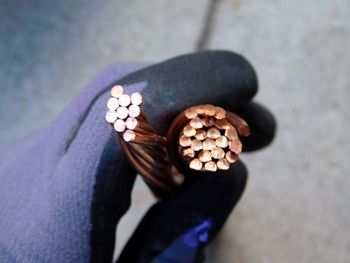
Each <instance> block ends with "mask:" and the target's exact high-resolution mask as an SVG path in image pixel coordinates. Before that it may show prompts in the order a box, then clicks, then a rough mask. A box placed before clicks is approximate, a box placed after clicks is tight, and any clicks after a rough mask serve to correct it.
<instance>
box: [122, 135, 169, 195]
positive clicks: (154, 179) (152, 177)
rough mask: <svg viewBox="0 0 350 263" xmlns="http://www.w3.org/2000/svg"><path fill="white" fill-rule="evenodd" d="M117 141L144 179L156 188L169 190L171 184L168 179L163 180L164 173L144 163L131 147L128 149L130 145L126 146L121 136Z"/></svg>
mask: <svg viewBox="0 0 350 263" xmlns="http://www.w3.org/2000/svg"><path fill="white" fill-rule="evenodd" d="M119 141H120V144H121V146H122V149H123V151H124V153H125V154H126V156H127V158H128V159H129V160H130V162H131V163H132V164H133V166H134V168H135V169H136V171H137V172H138V173H140V174H141V175H143V176H144V178H145V180H147V181H148V182H149V183H150V184H152V185H154V186H155V187H157V188H160V189H163V190H165V191H170V190H171V186H170V185H169V182H168V181H169V180H164V178H166V177H165V176H164V174H162V173H159V172H158V171H157V170H156V169H154V167H152V166H150V165H148V164H147V163H145V162H144V161H143V160H142V158H140V157H138V156H136V155H135V153H133V151H132V148H131V149H129V147H130V146H128V145H127V143H126V142H125V141H124V140H123V139H122V138H121V139H120V140H119ZM162 179H163V180H162ZM164 181H165V182H164Z"/></svg>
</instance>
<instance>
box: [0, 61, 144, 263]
mask: <svg viewBox="0 0 350 263" xmlns="http://www.w3.org/2000/svg"><path fill="white" fill-rule="evenodd" d="M143 66H144V65H141V64H133V63H121V64H116V65H113V66H112V67H110V68H108V69H107V70H106V71H104V72H103V73H102V74H101V75H99V76H98V77H97V78H95V79H94V80H93V81H92V82H91V83H90V84H89V85H88V87H87V89H86V90H85V91H84V92H83V93H82V94H81V95H80V96H78V97H77V99H76V100H75V101H73V102H72V103H71V105H69V106H68V107H67V108H66V109H65V110H64V111H63V112H62V114H61V115H59V116H58V118H57V119H56V120H55V121H54V122H53V123H52V124H51V125H49V126H48V127H45V128H43V129H41V130H38V131H37V132H35V133H33V134H31V135H29V136H27V137H26V138H24V139H22V140H19V141H17V142H14V143H12V144H10V145H7V146H5V147H4V148H3V149H1V152H0V181H1V184H0V262H88V261H89V257H90V243H89V242H90V232H91V228H92V226H91V218H90V212H91V211H90V209H91V202H92V198H93V192H94V185H95V183H96V181H95V174H96V169H97V167H98V164H99V161H100V156H101V154H102V152H103V149H104V147H105V145H106V143H107V142H108V140H109V139H110V138H111V136H115V135H114V134H113V131H112V127H111V126H110V125H107V124H106V122H105V119H104V116H105V111H106V106H105V104H106V101H107V99H108V96H109V94H108V92H109V91H106V92H104V89H105V88H106V87H108V86H110V85H111V84H112V83H113V82H115V81H117V80H118V79H119V78H121V77H123V76H125V75H127V74H128V73H130V72H133V71H135V70H138V69H140V68H142V67H143ZM144 87H145V85H144V83H138V84H135V85H132V86H130V87H128V88H127V89H129V91H128V92H132V91H141V90H142V89H143V88H144ZM100 93H102V96H100V97H98V99H97V100H95V97H96V96H97V95H98V94H100ZM38 103H39V102H38ZM90 104H92V105H91V109H90V110H89V114H88V116H86V118H85V119H84V121H83V123H81V125H80V126H79V127H78V130H77V125H79V123H80V122H79V121H80V120H81V118H82V116H83V114H84V112H85V111H86V110H87V109H88V108H89V107H90ZM73 134H75V135H74V138H73V140H72V136H73Z"/></svg>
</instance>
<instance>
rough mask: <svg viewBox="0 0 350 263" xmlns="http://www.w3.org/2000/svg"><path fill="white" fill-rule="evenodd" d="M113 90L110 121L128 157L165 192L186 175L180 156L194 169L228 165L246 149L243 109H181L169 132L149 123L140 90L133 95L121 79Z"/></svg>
mask: <svg viewBox="0 0 350 263" xmlns="http://www.w3.org/2000/svg"><path fill="white" fill-rule="evenodd" d="M111 96H112V97H111V98H110V99H109V100H108V101H107V109H108V111H107V113H106V121H107V122H109V123H111V124H112V125H113V127H114V129H115V130H116V131H117V132H118V134H119V136H118V138H119V142H120V145H121V148H122V150H123V152H124V153H125V155H126V157H127V159H128V160H129V161H130V163H131V164H132V166H133V167H134V168H135V170H136V171H137V172H138V173H139V174H141V175H142V176H143V178H144V179H145V181H146V182H147V183H148V184H149V185H150V187H151V189H152V190H154V192H155V193H156V195H158V196H160V197H164V196H166V195H168V194H169V193H171V192H173V190H174V189H175V188H176V187H177V186H178V185H179V184H181V182H182V181H183V178H184V177H183V175H182V174H181V173H180V172H179V170H181V169H180V168H179V167H180V166H181V163H180V162H181V160H182V161H184V162H185V164H186V165H187V166H188V167H189V168H190V169H193V170H198V171H208V172H215V171H217V170H218V169H221V170H227V169H229V167H230V165H231V164H232V163H234V162H235V161H236V160H238V157H239V153H241V151H242V143H241V141H240V139H239V137H240V136H248V135H249V133H250V130H249V126H248V124H247V123H246V122H245V121H244V120H243V119H242V118H240V117H239V116H238V115H236V114H234V113H231V112H228V111H225V110H224V109H222V108H220V107H216V106H213V105H210V104H206V105H199V106H194V107H190V108H188V109H186V110H185V111H183V112H181V113H180V114H179V115H178V116H177V117H176V118H175V120H174V121H173V123H172V124H171V126H170V128H169V130H168V133H167V136H166V137H164V136H161V135H159V134H157V133H156V131H155V130H154V129H153V128H152V127H151V126H150V125H149V123H148V121H147V117H146V115H145V113H144V112H143V111H142V109H141V103H142V96H141V94H139V93H133V94H131V95H130V96H129V95H127V94H124V91H123V87H122V86H119V85H116V86H114V87H113V88H112V90H111ZM173 149H176V151H174V150H173ZM179 156H180V158H178V157H179Z"/></svg>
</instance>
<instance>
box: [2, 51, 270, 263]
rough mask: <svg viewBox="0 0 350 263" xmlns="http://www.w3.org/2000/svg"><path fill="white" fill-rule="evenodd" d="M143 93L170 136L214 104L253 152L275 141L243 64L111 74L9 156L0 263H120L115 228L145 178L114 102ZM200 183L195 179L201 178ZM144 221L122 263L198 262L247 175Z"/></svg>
mask: <svg viewBox="0 0 350 263" xmlns="http://www.w3.org/2000/svg"><path fill="white" fill-rule="evenodd" d="M116 83H118V84H122V85H126V86H127V87H126V89H127V93H129V92H131V91H139V92H141V93H142V95H143V97H144V102H143V104H142V109H143V111H144V112H145V113H146V115H147V116H148V119H149V123H150V124H151V125H152V126H153V127H154V128H155V129H156V130H157V131H158V132H159V133H160V134H163V135H165V134H166V130H167V127H168V126H169V124H170V122H171V121H172V119H173V118H174V117H175V116H176V115H177V114H178V113H179V112H180V111H182V110H183V109H185V108H187V107H189V106H193V105H197V104H205V103H210V104H214V105H217V106H221V107H223V108H225V109H227V110H230V111H233V112H235V113H237V114H238V115H240V116H241V117H243V118H244V119H245V120H246V121H247V122H248V124H249V125H250V128H251V135H250V136H249V137H248V138H244V139H242V142H243V147H244V149H245V150H250V151H251V150H256V149H259V148H262V147H264V146H266V145H267V144H269V143H270V142H271V141H272V138H273V136H274V132H275V121H274V119H273V117H272V115H271V114H270V113H269V112H268V111H267V110H266V109H265V108H263V107H262V106H260V105H258V104H256V103H254V102H251V100H252V98H253V96H254V95H255V93H256V91H257V78H256V75H255V73H254V70H253V68H252V67H251V65H250V64H249V63H248V62H247V61H246V60H245V59H244V58H242V57H241V56H239V55H237V54H234V53H231V52H224V51H209V52H200V53H196V54H190V55H184V56H180V57H176V58H174V59H171V60H168V61H165V62H162V63H159V64H155V65H151V66H146V65H145V64H137V63H120V64H116V65H113V66H111V67H110V68H109V69H107V70H106V71H105V72H103V73H102V74H101V75H99V76H98V77H97V78H95V79H94V80H93V81H92V82H91V83H90V84H89V85H88V87H87V89H86V90H85V91H84V92H83V93H82V94H81V95H80V96H78V97H77V98H76V100H75V101H73V103H72V104H71V105H70V106H68V107H67V108H66V109H65V110H64V111H63V112H62V114H61V115H60V116H59V117H58V118H57V119H56V120H55V121H54V122H53V123H52V124H51V125H49V126H47V127H45V128H43V129H41V130H39V131H37V132H35V133H33V134H31V135H29V136H27V137H26V138H24V139H22V140H19V141H17V142H15V143H13V144H10V145H7V146H5V147H4V148H3V149H2V150H1V152H0V182H1V184H0V262H9V263H10V262H90V261H91V262H111V260H112V254H113V249H114V237H115V229H116V225H117V223H118V221H119V219H120V218H121V216H122V215H123V214H124V213H125V212H126V210H127V209H128V207H129V205H130V192H131V190H132V187H133V183H134V180H135V176H136V173H135V171H134V170H133V168H132V167H130V165H129V164H128V162H127V160H126V159H125V157H124V156H123V154H122V152H121V149H120V147H119V145H118V142H117V140H116V135H115V132H114V131H113V129H112V126H111V125H108V124H107V123H106V122H105V118H104V115H105V112H106V106H105V105H106V101H107V99H108V97H109V90H110V88H111V86H112V85H114V84H116ZM193 173H195V172H193ZM190 178H191V179H190V180H187V181H186V183H185V184H184V186H183V187H182V188H181V190H180V191H179V192H178V193H177V194H176V195H175V196H173V197H171V198H169V199H167V200H165V201H162V202H158V203H156V204H155V205H154V206H153V207H152V208H151V209H150V210H149V211H148V212H147V214H146V215H145V217H144V218H143V220H142V222H141V223H140V224H139V226H138V228H137V230H136V231H135V233H134V234H133V236H132V237H131V239H130V240H129V242H128V243H127V245H126V247H125V248H124V250H123V252H122V254H121V256H120V258H119V260H118V262H197V261H200V260H201V258H202V252H203V248H204V247H205V245H206V244H207V243H208V242H210V240H211V239H212V238H213V237H214V236H215V235H216V234H217V233H218V232H219V230H220V228H221V227H222V225H223V224H224V222H225V220H226V218H227V216H228V215H229V214H230V212H231V210H232V209H233V207H234V206H235V204H236V203H237V201H238V200H239V198H240V196H241V194H242V192H243V190H244V187H245V184H246V180H247V170H246V168H245V166H244V165H243V163H242V162H241V161H237V162H236V163H235V164H234V165H232V167H231V168H230V170H228V171H220V172H216V173H198V174H197V175H196V176H190Z"/></svg>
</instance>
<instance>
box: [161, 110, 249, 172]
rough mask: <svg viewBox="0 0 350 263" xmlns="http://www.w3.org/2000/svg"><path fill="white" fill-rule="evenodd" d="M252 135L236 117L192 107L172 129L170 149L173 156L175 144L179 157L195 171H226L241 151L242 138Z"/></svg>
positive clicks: (174, 122) (223, 111) (244, 123)
mask: <svg viewBox="0 0 350 263" xmlns="http://www.w3.org/2000/svg"><path fill="white" fill-rule="evenodd" d="M194 131H195V132H194ZM249 133H250V130H249V126H248V124H247V123H246V122H245V121H244V120H243V119H242V118H241V117H239V116H238V115H236V114H233V113H231V112H227V111H225V110H223V109H222V108H220V107H216V106H213V105H199V106H193V107H191V108H188V109H187V110H185V111H184V112H182V113H180V114H179V115H178V116H177V117H176V118H175V120H174V121H173V123H172V125H171V126H170V128H169V131H168V134H167V138H168V141H169V144H170V146H168V148H169V151H170V152H171V149H170V148H171V147H174V146H175V143H174V142H173V141H176V143H177V145H176V149H177V152H178V154H179V155H180V156H181V158H182V160H183V161H185V163H187V165H189V166H190V168H192V169H195V170H201V171H204V170H206V171H216V169H221V170H227V169H228V168H229V166H230V164H232V163H234V162H236V160H237V159H238V154H239V153H240V152H241V151H242V143H241V141H240V139H239V135H240V136H248V135H249ZM196 135H197V136H196ZM198 135H199V136H198ZM184 136H185V137H184ZM209 140H210V141H209ZM190 142H191V144H190ZM190 149H191V150H190ZM209 153H210V154H211V157H210V156H209ZM170 156H171V158H176V156H174V154H172V155H170ZM207 163H208V164H207ZM177 165H181V164H177Z"/></svg>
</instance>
